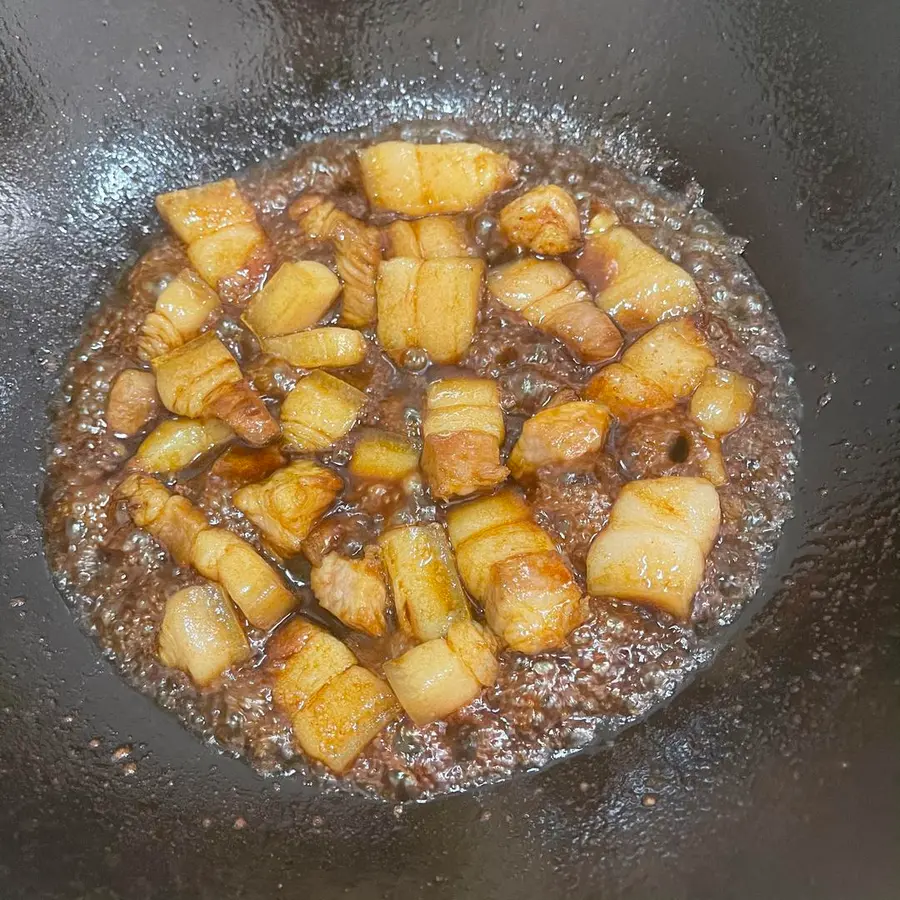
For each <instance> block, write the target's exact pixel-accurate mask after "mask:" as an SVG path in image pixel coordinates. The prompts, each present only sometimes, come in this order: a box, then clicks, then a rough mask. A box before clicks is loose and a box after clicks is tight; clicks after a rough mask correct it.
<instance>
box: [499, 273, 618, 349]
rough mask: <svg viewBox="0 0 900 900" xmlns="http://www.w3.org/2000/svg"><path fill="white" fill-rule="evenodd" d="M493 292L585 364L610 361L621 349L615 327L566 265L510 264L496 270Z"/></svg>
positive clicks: (500, 300) (502, 301) (506, 304)
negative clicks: (557, 340) (559, 341)
mask: <svg viewBox="0 0 900 900" xmlns="http://www.w3.org/2000/svg"><path fill="white" fill-rule="evenodd" d="M488 287H489V289H490V291H491V293H492V294H493V296H494V297H495V298H496V299H497V300H498V301H499V302H500V303H502V304H503V305H504V306H506V307H508V308H509V309H514V310H516V311H517V312H520V313H521V314H522V315H523V316H524V317H525V319H526V320H527V321H528V322H530V323H531V324H532V325H534V326H535V327H536V328H539V329H541V330H542V331H545V332H547V333H548V334H550V335H552V336H553V337H555V338H558V339H559V340H561V341H562V342H563V343H564V344H565V345H566V346H567V347H568V348H569V350H570V351H571V352H572V353H573V354H574V355H575V356H576V357H577V358H578V359H581V360H583V361H584V362H588V363H593V362H602V361H604V360H607V359H611V358H612V357H613V356H615V355H616V353H618V352H619V348H620V347H621V346H622V335H621V334H620V333H619V329H618V328H616V326H615V323H614V322H613V321H612V319H610V317H609V316H608V315H606V313H604V312H602V311H601V310H599V309H597V307H596V306H594V304H593V302H592V301H591V296H590V294H589V293H588V291H587V289H586V288H585V286H584V285H583V284H582V283H581V282H580V281H578V280H576V278H575V276H574V275H573V274H572V272H571V270H570V269H569V268H568V266H565V265H563V264H562V263H561V262H556V261H554V260H547V259H534V258H533V257H526V258H524V259H520V260H516V261H514V262H511V263H506V264H505V265H503V266H499V267H498V268H496V269H493V270H491V272H490V274H489V275H488Z"/></svg>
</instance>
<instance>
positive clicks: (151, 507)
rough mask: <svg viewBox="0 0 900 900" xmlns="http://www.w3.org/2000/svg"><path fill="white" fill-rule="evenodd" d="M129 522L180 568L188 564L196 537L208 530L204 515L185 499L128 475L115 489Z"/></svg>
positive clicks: (150, 480)
mask: <svg viewBox="0 0 900 900" xmlns="http://www.w3.org/2000/svg"><path fill="white" fill-rule="evenodd" d="M115 497H116V499H117V500H124V501H125V504H126V508H127V510H128V515H129V516H130V517H131V520H132V522H134V524H135V525H137V526H138V528H143V529H144V530H145V531H147V532H148V533H149V534H151V535H152V536H153V538H154V539H155V540H157V541H159V543H160V544H162V546H163V547H164V548H165V549H166V550H167V551H168V553H169V555H170V556H171V557H172V559H174V560H175V562H176V563H177V564H178V565H179V566H184V565H187V564H188V563H189V562H190V561H191V554H192V552H193V548H194V542H195V541H196V539H197V535H199V534H200V532H201V531H203V529H205V528H206V527H207V524H208V523H207V521H206V516H204V515H203V513H202V512H201V511H200V510H199V509H197V507H196V506H194V504H193V503H191V501H190V500H188V499H187V497H182V496H181V495H179V494H173V493H172V492H171V491H170V490H169V489H168V488H167V487H165V485H162V484H160V483H159V482H158V481H157V480H156V479H155V478H150V477H149V476H147V475H141V474H137V473H135V474H132V475H129V476H128V477H127V478H126V479H125V480H124V481H123V482H122V483H121V484H120V485H119V487H118V488H117V489H116V494H115Z"/></svg>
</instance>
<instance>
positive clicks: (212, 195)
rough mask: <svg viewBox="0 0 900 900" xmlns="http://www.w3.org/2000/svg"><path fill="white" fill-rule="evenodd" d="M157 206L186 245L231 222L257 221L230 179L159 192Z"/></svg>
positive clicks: (237, 223)
mask: <svg viewBox="0 0 900 900" xmlns="http://www.w3.org/2000/svg"><path fill="white" fill-rule="evenodd" d="M156 208H157V210H158V211H159V214H160V215H161V216H162V218H163V221H164V222H165V223H166V225H168V226H169V228H171V229H172V231H174V232H175V234H177V235H178V237H179V238H181V240H182V241H184V243H185V244H193V243H194V241H196V240H199V239H200V238H203V237H208V236H209V235H211V234H215V233H216V232H217V231H221V230H222V229H223V228H228V227H229V226H231V225H242V224H248V223H254V222H256V210H255V209H254V208H253V206H252V204H251V203H250V202H249V201H248V200H247V199H246V198H245V197H244V195H243V194H242V193H241V191H240V188H238V186H237V182H236V181H235V180H234V179H233V178H226V179H224V180H223V181H214V182H211V183H210V184H201V185H198V186H197V187H192V188H183V189H182V190H179V191H171V192H170V193H168V194H160V195H159V196H158V197H157V198H156Z"/></svg>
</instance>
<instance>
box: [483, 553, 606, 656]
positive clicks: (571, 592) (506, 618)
mask: <svg viewBox="0 0 900 900" xmlns="http://www.w3.org/2000/svg"><path fill="white" fill-rule="evenodd" d="M484 611H485V617H486V618H487V622H488V625H490V627H491V630H492V631H493V632H494V633H495V634H496V635H497V636H498V637H499V638H500V640H501V642H502V643H503V644H505V645H506V646H508V647H511V648H512V649H513V650H518V651H519V652H520V653H541V652H543V651H545V650H550V649H553V648H555V647H562V646H563V645H564V644H565V642H566V638H567V637H568V636H569V634H570V633H571V632H572V631H573V630H574V629H575V628H577V627H578V626H579V625H581V624H582V623H583V622H584V621H585V620H586V619H587V617H588V613H589V609H588V603H587V598H586V597H585V596H584V593H583V592H582V590H581V588H580V587H579V586H578V584H577V583H576V581H575V579H574V577H573V576H572V573H571V572H570V571H569V569H568V567H567V566H566V564H565V563H564V562H563V560H562V557H560V556H559V554H557V553H547V552H538V553H523V554H519V555H516V556H511V557H509V558H508V559H505V560H502V561H501V562H499V563H497V564H496V565H495V566H494V574H493V577H492V578H491V580H490V584H489V585H488V589H487V595H486V597H485V601H484Z"/></svg>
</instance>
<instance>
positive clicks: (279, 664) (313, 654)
mask: <svg viewBox="0 0 900 900" xmlns="http://www.w3.org/2000/svg"><path fill="white" fill-rule="evenodd" d="M288 627H289V631H290V641H291V642H292V643H293V644H294V647H295V648H296V649H294V652H292V653H288V654H287V655H284V656H277V655H274V654H273V655H270V660H271V662H270V666H269V669H270V672H271V680H272V699H273V700H274V701H275V703H276V704H277V706H278V707H279V709H281V710H282V711H283V712H284V713H285V714H286V715H287V716H288V717H293V715H294V714H295V713H296V712H298V711H299V710H301V709H303V707H304V706H305V705H306V704H307V703H308V702H309V701H310V700H312V698H313V697H315V695H316V694H317V693H318V692H319V691H320V690H321V689H322V688H323V687H325V685H326V684H328V682H329V681H331V680H332V679H333V678H336V677H337V676H338V675H340V674H341V673H342V672H345V671H346V670H347V669H349V668H350V667H351V666H355V665H356V657H355V656H354V655H353V651H352V650H351V649H350V648H349V647H347V645H346V644H344V643H342V642H341V641H339V640H338V639H337V638H336V637H334V636H333V635H331V634H329V633H328V632H327V631H326V630H325V629H324V628H320V627H319V626H318V625H314V624H313V623H312V622H307V621H306V620H305V619H300V618H294V619H291V620H290V622H288V623H286V625H284V626H282V628H279V629H278V632H276V634H275V638H273V640H272V641H270V642H269V643H270V644H274V645H275V646H277V644H276V643H275V642H276V639H277V638H279V636H280V634H281V632H282V630H283V629H285V628H288ZM281 643H282V644H283V643H284V638H283V637H282V638H281ZM266 649H267V650H268V647H267V648H266Z"/></svg>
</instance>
